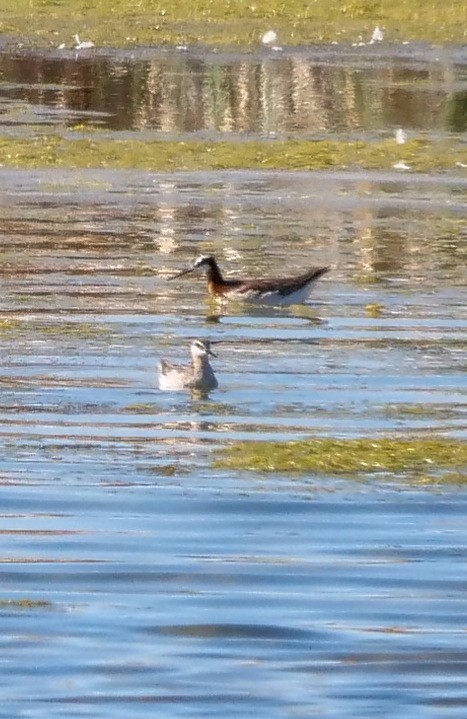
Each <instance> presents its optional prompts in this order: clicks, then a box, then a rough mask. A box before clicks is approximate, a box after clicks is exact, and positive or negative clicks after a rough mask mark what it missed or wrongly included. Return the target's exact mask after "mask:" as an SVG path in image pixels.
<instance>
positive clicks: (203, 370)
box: [159, 340, 218, 391]
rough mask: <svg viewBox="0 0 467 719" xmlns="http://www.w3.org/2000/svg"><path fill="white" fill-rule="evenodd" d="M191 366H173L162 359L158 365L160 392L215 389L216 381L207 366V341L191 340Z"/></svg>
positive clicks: (208, 344)
mask: <svg viewBox="0 0 467 719" xmlns="http://www.w3.org/2000/svg"><path fill="white" fill-rule="evenodd" d="M190 351H191V365H188V366H186V367H185V366H183V367H181V366H180V365H174V364H171V363H170V362H167V360H165V359H162V360H161V361H160V365H159V389H162V390H175V391H177V390H182V389H194V390H204V391H207V390H210V389H215V388H216V387H217V384H218V383H217V379H216V377H215V375H214V372H213V369H212V367H211V365H210V364H209V355H212V357H215V356H216V355H215V354H214V352H213V351H212V350H211V346H210V343H209V341H208V340H193V342H192V343H191V345H190Z"/></svg>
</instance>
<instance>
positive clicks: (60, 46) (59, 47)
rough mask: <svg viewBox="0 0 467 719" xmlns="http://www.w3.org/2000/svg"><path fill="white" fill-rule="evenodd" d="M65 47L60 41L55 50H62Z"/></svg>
mask: <svg viewBox="0 0 467 719" xmlns="http://www.w3.org/2000/svg"><path fill="white" fill-rule="evenodd" d="M65 48H66V45H65V43H64V42H61V43H60V45H59V46H58V47H57V50H64V49H65Z"/></svg>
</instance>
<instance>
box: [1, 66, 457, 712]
mask: <svg viewBox="0 0 467 719" xmlns="http://www.w3.org/2000/svg"><path fill="white" fill-rule="evenodd" d="M10 60H11V58H10ZM3 62H5V58H3ZM50 62H51V63H52V65H53V64H54V63H55V62H56V60H51V61H50ZM70 62H71V59H70ZM355 72H357V70H355ZM358 72H363V70H362V69H361V68H360V69H358ZM369 72H370V75H371V73H372V72H373V69H371V68H370V70H369ZM462 72H464V73H465V67H464V69H463V70H462V68H461V69H459V76H461V75H462ZM365 77H366V81H368V77H367V76H366V75H365ZM45 81H46V82H48V81H49V78H48V77H46V78H45ZM0 87H1V86H0ZM4 89H5V88H4V86H3V90H4ZM3 90H2V92H3ZM46 90H47V88H46V87H45V89H44V92H45V91H46ZM8 92H9V90H8V88H7V90H6V91H5V92H4V93H3V94H4V97H3V99H4V98H5V95H6V94H8ZM25 102H26V105H27V106H28V108H29V109H30V108H31V107H32V105H29V104H28V102H29V101H27V100H25ZM92 108H94V109H95V106H94V105H92ZM92 108H91V109H92ZM64 111H65V110H64ZM34 112H35V110H34ZM66 112H68V110H66ZM133 129H135V128H134V127H133ZM17 131H19V130H18V129H17ZM135 131H136V130H135ZM443 131H444V129H443ZM466 198H467V179H466V178H465V175H464V176H462V174H461V170H460V169H459V170H453V172H452V173H451V174H445V175H440V176H436V177H435V176H431V177H430V176H424V175H412V174H410V175H407V174H405V175H399V174H397V173H396V172H393V173H387V174H384V173H364V174H363V173H359V172H355V173H350V172H348V173H331V172H329V173H284V172H263V173H261V172H258V173H251V172H235V173H231V172H225V173H192V174H190V173H175V174H158V173H142V172H114V171H80V172H74V171H66V170H61V171H34V172H26V171H16V170H6V169H3V170H2V173H1V175H0V217H1V226H2V242H3V252H2V255H1V264H0V272H1V278H2V289H3V292H2V313H1V316H0V333H1V339H2V357H3V361H2V369H1V372H0V397H1V399H0V481H1V486H0V488H1V497H2V510H1V523H0V531H1V534H2V551H1V555H0V556H1V560H2V572H1V587H2V591H1V594H0V602H1V603H0V626H1V627H2V672H1V675H0V676H1V688H0V694H1V697H2V701H1V703H0V717H5V719H6V718H7V717H8V719H12V718H16V717H18V718H21V719H23V718H24V717H34V718H37V717H40V718H41V719H42V718H44V719H45V718H47V719H49V718H51V717H84V716H88V717H93V718H94V717H106V718H107V717H112V718H116V717H129V716H131V717H149V716H155V715H156V716H164V717H169V716H170V717H172V716H173V717H176V716H203V717H206V716H216V717H217V716H219V714H220V713H222V714H223V715H229V716H232V717H238V716H253V715H254V716H258V715H260V716H264V717H284V716H287V717H292V716H293V717H295V716H306V717H310V716H320V717H325V716H326V717H333V718H335V719H342V718H343V717H349V718H350V717H369V718H370V717H371V718H373V717H374V716H375V715H376V714H378V715H382V716H387V717H391V718H394V717H400V718H401V719H406V717H408V716H410V717H417V718H418V717H420V718H423V719H425V717H426V718H430V719H431V718H433V719H434V718H435V717H436V718H437V717H440V716H443V717H449V719H451V718H455V717H459V718H461V717H464V716H465V713H466V705H467V689H466V679H465V677H466V671H467V636H466V627H465V617H466V613H467V600H466V589H467V585H466V572H465V556H466V550H467V546H466V545H467V530H466V526H465V514H466V509H467V507H466V504H467V502H466V495H465V490H464V489H463V487H462V485H455V484H453V485H451V486H449V485H448V486H446V485H444V486H439V487H436V486H435V487H431V488H425V489H424V488H420V487H419V488H417V487H413V486H411V484H410V482H409V481H408V478H406V477H404V476H401V477H394V478H392V479H391V481H389V480H382V479H381V478H376V479H367V480H365V481H363V480H361V481H356V480H352V479H342V478H337V477H330V476H324V475H305V476H295V477H294V476H284V475H281V474H272V475H259V474H254V473H237V472H232V471H229V470H219V469H215V468H214V467H213V464H212V459H213V456H214V455H215V454H216V452H217V451H218V450H219V448H221V447H223V446H225V444H226V443H228V442H230V441H232V440H233V439H238V438H240V439H244V438H256V439H258V438H259V439H261V438H262V439H275V438H284V437H289V438H297V437H304V436H309V435H310V434H313V435H315V436H316V435H317V436H332V437H360V436H363V437H368V436H379V435H380V434H386V433H390V434H395V435H396V436H406V435H407V434H408V433H409V432H412V431H417V432H419V433H421V434H422V435H425V434H427V435H428V434H430V435H431V433H433V432H435V433H436V434H438V435H441V436H448V437H455V438H464V437H465V435H466V431H465V426H466V424H465V410H466V403H465V398H466V389H467V382H466V359H465V349H466V342H465V337H466V329H467V318H466V314H465V300H466V293H465V264H466V255H467V249H466V248H467V245H466V226H465V214H466V209H467V199H466ZM200 252H213V253H214V254H215V255H216V256H217V257H218V259H219V262H220V263H221V266H222V267H223V268H224V269H225V270H226V272H231V273H232V274H235V273H237V274H242V273H245V274H256V273H258V274H260V273H261V274H265V275H266V274H276V273H279V272H282V271H285V269H286V268H287V269H290V270H291V271H295V270H298V269H300V268H302V267H303V266H305V265H307V264H330V265H332V268H333V269H332V272H331V273H330V274H329V275H328V276H327V277H326V278H324V279H323V280H321V281H320V282H319V283H318V284H317V285H316V287H315V290H314V294H313V296H312V299H311V301H310V304H309V305H308V306H307V307H301V308H291V309H286V310H277V311H274V310H271V309H267V310H261V309H259V308H257V309H252V308H247V307H242V306H235V305H233V306H228V307H222V308H218V307H213V306H212V305H211V304H210V303H209V302H208V301H207V300H206V291H205V284H204V281H203V279H202V277H198V278H197V277H194V276H193V277H190V278H186V279H180V280H179V281H177V282H169V281H168V277H170V275H172V274H173V273H175V272H176V271H177V270H178V269H181V268H183V267H185V266H186V265H187V264H188V263H189V262H190V261H191V260H192V259H193V258H194V257H195V256H196V255H197V254H199V253H200ZM193 337H209V338H211V339H212V340H213V341H215V342H218V345H217V346H216V353H217V355H218V357H217V359H216V360H214V361H213V363H214V366H215V369H216V373H217V375H218V378H219V389H218V390H216V391H214V392H212V393H211V395H210V397H209V398H207V399H202V400H201V399H197V398H192V397H190V396H189V395H188V394H184V393H161V392H159V391H158V390H157V389H156V381H155V366H156V363H157V359H158V358H159V357H161V356H166V357H168V358H170V359H172V360H176V361H178V360H184V359H185V358H186V356H187V351H188V350H187V348H188V344H189V341H190V339H191V338H193Z"/></svg>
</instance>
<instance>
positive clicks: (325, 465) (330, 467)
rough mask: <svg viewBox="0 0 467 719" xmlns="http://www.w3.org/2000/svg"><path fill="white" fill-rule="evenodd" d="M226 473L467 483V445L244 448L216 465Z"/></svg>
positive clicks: (344, 443) (411, 442)
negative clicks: (397, 477)
mask: <svg viewBox="0 0 467 719" xmlns="http://www.w3.org/2000/svg"><path fill="white" fill-rule="evenodd" d="M215 465H216V466H217V467H220V468H230V469H236V470H252V471H256V472H298V473H304V472H308V473H315V472H316V473H320V474H327V475H351V476H354V477H355V476H356V477H361V476H364V475H369V474H375V473H378V474H385V475H388V474H389V475H401V474H402V475H404V477H405V478H407V477H411V478H413V479H418V481H433V482H436V481H443V480H444V481H450V482H453V481H454V482H460V481H462V482H467V474H465V473H464V474H462V472H465V470H467V443H465V442H460V441H456V440H453V439H445V438H423V437H413V438H411V439H397V438H383V439H366V438H365V439H334V438H323V439H321V438H319V439H306V440H300V441H290V442H238V443H236V444H233V445H231V446H230V447H228V448H227V449H225V450H224V451H223V453H222V454H221V455H220V456H219V457H218V458H217V460H216V461H215Z"/></svg>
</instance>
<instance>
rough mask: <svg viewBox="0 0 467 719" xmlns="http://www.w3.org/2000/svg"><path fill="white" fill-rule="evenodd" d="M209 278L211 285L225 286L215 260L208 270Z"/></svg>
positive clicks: (211, 262)
mask: <svg viewBox="0 0 467 719" xmlns="http://www.w3.org/2000/svg"><path fill="white" fill-rule="evenodd" d="M206 274H207V278H208V282H209V284H210V285H223V284H224V278H223V277H222V274H221V271H220V269H219V267H218V265H217V262H216V261H215V260H211V261H210V263H209V265H208V269H207V273H206Z"/></svg>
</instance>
